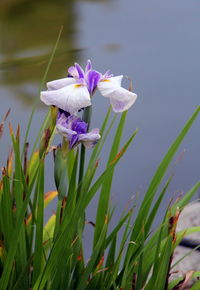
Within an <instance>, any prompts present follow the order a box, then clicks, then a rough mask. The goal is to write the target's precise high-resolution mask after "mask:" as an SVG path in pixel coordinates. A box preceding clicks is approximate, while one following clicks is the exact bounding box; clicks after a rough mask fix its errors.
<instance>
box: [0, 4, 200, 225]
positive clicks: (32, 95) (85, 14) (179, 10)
mask: <svg viewBox="0 0 200 290" xmlns="http://www.w3.org/2000/svg"><path fill="white" fill-rule="evenodd" d="M199 11H200V2H199V1H195V0H191V1H186V0H176V1H172V0H169V1H160V0H150V1H149V0H143V1H141V0H134V1H133V0H115V1H114V0H110V1H109V0H107V1H106V0H105V1H100V0H99V1H86V0H85V1H73V0H71V1H69V0H66V1H65V0H60V1H54V0H52V1H51V0H48V1H47V0H46V1H39V0H34V1H33V0H32V1H25V0H10V1H1V2H0V16H1V17H0V33H1V34H0V35H1V46H0V82H1V86H0V100H1V110H0V117H1V118H2V117H3V115H4V113H5V112H6V111H7V109H8V108H11V116H10V120H11V122H12V123H13V124H14V125H15V124H17V123H18V122H20V123H21V125H22V131H23V130H24V129H25V127H26V125H27V121H28V117H29V114H30V112H31V109H32V106H33V104H34V101H35V99H36V98H38V89H39V86H40V82H41V79H42V76H43V74H44V70H45V67H46V65H47V61H48V59H49V56H50V53H51V51H52V48H53V46H54V43H55V40H56V38H57V35H58V32H59V29H60V27H61V26H62V25H63V26H64V29H63V33H62V37H61V40H60V43H59V47H58V49H57V52H56V56H55V58H54V61H53V64H52V66H51V69H50V71H49V74H48V78H47V79H48V80H53V79H57V78H60V77H64V76H65V75H66V69H67V67H68V66H70V65H72V64H73V62H74V61H77V62H79V63H80V64H82V65H84V64H85V63H86V61H87V59H88V58H90V59H91V60H92V62H93V63H94V67H95V68H96V69H97V70H99V71H102V72H104V71H106V70H107V69H110V70H111V71H112V72H113V73H114V74H115V75H118V74H124V75H127V76H128V77H130V78H131V79H132V80H133V87H134V89H135V92H136V93H137V94H138V100H137V102H136V104H135V105H134V107H132V108H131V109H130V111H129V114H128V121H127V124H126V129H125V134H124V139H123V140H124V141H125V140H126V139H127V138H128V137H129V136H130V134H131V133H132V132H133V130H134V129H135V128H139V133H138V135H137V137H136V139H135V141H134V143H133V145H132V146H131V148H130V149H129V150H128V152H127V154H126V156H125V158H124V159H123V161H122V162H121V165H120V166H118V168H117V170H116V175H115V180H114V185H113V190H112V191H113V203H114V204H116V206H117V211H121V210H122V209H123V208H124V207H125V204H126V202H127V200H128V199H130V197H131V196H133V195H135V196H137V200H138V203H139V201H140V200H141V199H142V197H143V195H144V193H145V190H146V189H147V186H148V184H149V182H150V179H151V177H152V175H153V173H154V171H155V170H156V168H157V166H158V164H159V162H160V161H161V159H162V157H163V155H164V154H165V152H166V151H167V149H168V147H169V146H170V144H171V142H172V141H173V140H174V139H175V137H176V136H177V134H178V132H179V131H180V129H181V128H182V126H183V125H184V123H185V122H186V120H187V119H188V117H189V116H190V115H191V114H192V112H193V111H194V109H195V108H196V106H197V105H198V104H199V96H200V81H199V76H200V65H199V62H200V58H199V51H200V32H199V27H200V17H199ZM107 107H108V102H107V100H106V99H104V98H103V97H100V95H98V94H97V95H96V97H95V98H94V100H93V108H94V109H93V126H94V127H99V126H100V124H101V122H102V120H103V117H104V115H105V112H106V110H107ZM46 111H47V108H46V107H45V106H44V105H43V104H41V103H40V104H39V106H38V109H37V112H36V114H35V116H34V120H33V125H32V135H31V136H30V141H31V140H33V139H34V136H35V134H36V132H37V129H38V127H39V126H40V123H41V121H42V120H43V118H44V116H45V113H46ZM199 125H200V122H199V119H198V120H197V121H196V123H195V124H194V125H193V127H192V129H191V131H190V132H189V134H188V135H187V137H186V138H185V140H184V143H183V144H182V145H181V148H180V150H179V153H178V154H177V156H176V159H175V160H174V162H173V163H172V166H171V167H170V170H169V174H171V173H172V172H173V173H174V175H175V176H174V180H173V182H172V184H171V186H170V189H169V191H168V195H167V196H166V198H165V200H164V203H163V208H165V207H166V205H167V204H168V203H169V200H170V197H171V196H172V195H173V194H174V193H177V192H179V193H180V192H185V191H187V190H188V189H190V188H191V187H192V186H193V184H194V183H195V182H196V181H197V180H198V179H199V172H200V162H199V161H200V154H199V149H200V140H199V136H200V134H199ZM22 134H23V133H22ZM112 138H113V135H111V136H109V142H111V140H112ZM8 142H9V141H8V139H6V137H5V138H4V139H3V142H2V143H1V144H0V146H1V147H0V150H1V154H2V152H3V155H2V156H1V162H2V160H3V159H4V158H3V156H5V153H6V152H7V148H8ZM108 145H109V144H108ZM108 147H109V146H106V148H108ZM2 148H6V152H5V149H3V150H2ZM183 151H184V152H185V154H184V156H183V158H182V159H181V161H179V162H178V163H177V162H176V160H177V158H178V156H179V155H180V154H181V153H182V152H183ZM107 155H108V151H107V149H105V151H104V152H103V156H102V158H101V160H100V163H101V164H104V163H105V160H106V156H107ZM1 165H2V164H1ZM174 165H175V166H174ZM49 167H50V166H49ZM100 169H101V166H100ZM51 174H52V170H49V173H48V176H51ZM169 174H168V175H169ZM53 186H54V185H53V178H52V177H49V178H47V181H46V191H48V190H51V189H52V188H53ZM96 202H97V200H95V201H94V202H93V203H92V205H91V207H90V209H89V211H88V219H93V216H94V209H95V204H96ZM50 211H51V212H52V208H51V209H50ZM160 215H162V210H161V212H160Z"/></svg>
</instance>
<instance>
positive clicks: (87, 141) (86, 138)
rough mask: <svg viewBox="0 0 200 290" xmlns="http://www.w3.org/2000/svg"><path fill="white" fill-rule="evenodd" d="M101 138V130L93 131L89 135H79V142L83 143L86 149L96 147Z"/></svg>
mask: <svg viewBox="0 0 200 290" xmlns="http://www.w3.org/2000/svg"><path fill="white" fill-rule="evenodd" d="M100 138H101V136H100V134H99V129H93V130H92V131H91V132H89V133H86V134H80V135H79V141H81V142H82V143H83V144H84V146H85V147H86V148H92V147H94V146H95V145H96V143H97V142H98V140H99V139H100Z"/></svg>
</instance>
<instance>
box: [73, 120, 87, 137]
mask: <svg viewBox="0 0 200 290" xmlns="http://www.w3.org/2000/svg"><path fill="white" fill-rule="evenodd" d="M87 127H88V124H87V123H85V122H84V121H82V120H81V119H79V118H78V119H75V120H74V121H73V122H72V130H73V131H75V132H77V134H85V133H86V132H87Z"/></svg>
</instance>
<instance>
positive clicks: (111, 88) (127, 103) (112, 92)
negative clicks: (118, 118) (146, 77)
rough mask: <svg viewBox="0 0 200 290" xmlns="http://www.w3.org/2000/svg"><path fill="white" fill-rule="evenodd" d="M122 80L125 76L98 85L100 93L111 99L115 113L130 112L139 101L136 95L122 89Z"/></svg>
mask: <svg viewBox="0 0 200 290" xmlns="http://www.w3.org/2000/svg"><path fill="white" fill-rule="evenodd" d="M122 78H123V76H117V77H112V78H109V79H106V80H103V81H100V82H99V84H98V89H99V90H100V93H101V94H102V95H103V96H104V97H107V98H110V103H111V105H112V108H113V111H114V112H116V113H119V112H123V111H126V110H128V109H129V108H130V107H131V106H132V105H133V104H134V103H135V101H136V99H137V95H136V94H134V93H132V92H130V91H128V90H126V89H124V88H122V87H121V81H122Z"/></svg>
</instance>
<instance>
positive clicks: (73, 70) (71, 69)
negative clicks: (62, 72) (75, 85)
mask: <svg viewBox="0 0 200 290" xmlns="http://www.w3.org/2000/svg"><path fill="white" fill-rule="evenodd" d="M68 73H69V74H70V76H71V77H73V78H75V79H78V78H79V73H78V70H77V69H76V67H75V66H70V67H69V68H68Z"/></svg>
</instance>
